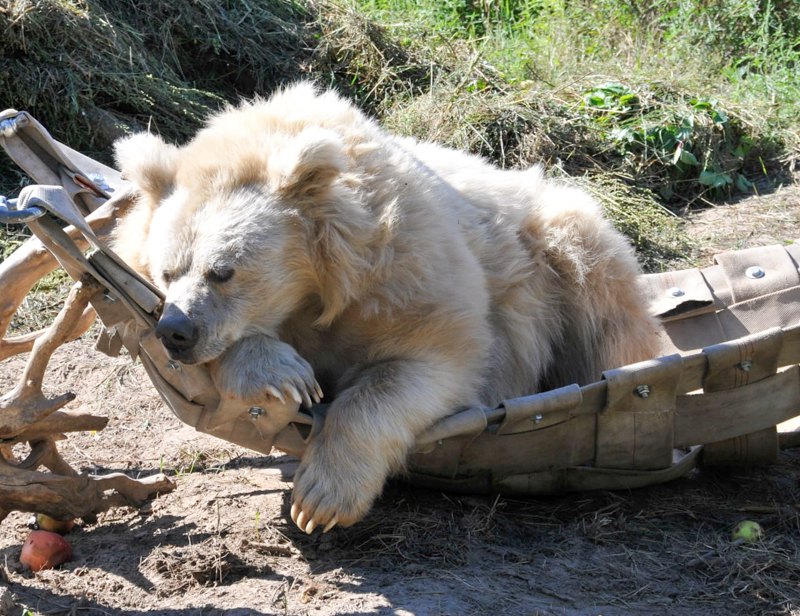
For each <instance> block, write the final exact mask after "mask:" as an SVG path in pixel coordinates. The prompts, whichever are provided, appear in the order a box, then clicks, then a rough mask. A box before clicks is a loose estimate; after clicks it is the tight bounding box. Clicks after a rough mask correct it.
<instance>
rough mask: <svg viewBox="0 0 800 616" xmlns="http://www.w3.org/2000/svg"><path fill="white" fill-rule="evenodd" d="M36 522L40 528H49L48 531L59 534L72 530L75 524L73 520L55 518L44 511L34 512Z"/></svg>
mask: <svg viewBox="0 0 800 616" xmlns="http://www.w3.org/2000/svg"><path fill="white" fill-rule="evenodd" d="M36 523H37V524H38V525H39V528H41V529H42V530H49V531H50V532H53V533H59V534H61V535H63V534H65V533H68V532H69V531H70V530H72V527H73V526H75V521H74V520H56V519H55V518H51V517H50V516H49V515H47V514H44V513H37V514H36Z"/></svg>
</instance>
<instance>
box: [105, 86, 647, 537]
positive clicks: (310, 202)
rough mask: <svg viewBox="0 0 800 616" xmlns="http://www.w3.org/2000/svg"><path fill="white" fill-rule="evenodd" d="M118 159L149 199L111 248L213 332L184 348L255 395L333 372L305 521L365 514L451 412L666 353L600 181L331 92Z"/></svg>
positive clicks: (311, 459) (290, 99)
mask: <svg viewBox="0 0 800 616" xmlns="http://www.w3.org/2000/svg"><path fill="white" fill-rule="evenodd" d="M117 156H118V161H119V164H120V165H121V168H122V170H123V172H124V173H125V175H126V176H128V177H129V178H130V179H131V180H133V181H134V182H135V183H137V184H138V185H139V187H140V188H141V194H142V196H141V199H140V201H139V203H138V205H137V207H136V209H135V211H134V212H133V213H132V214H131V215H130V217H129V218H127V219H126V220H125V221H123V223H122V225H121V227H120V229H119V231H118V234H117V238H118V239H117V242H116V249H117V250H118V251H119V253H120V254H121V255H122V256H123V257H125V258H126V259H127V260H129V262H130V263H132V264H133V265H135V266H136V267H137V268H139V269H140V271H142V272H144V273H145V274H147V275H148V276H150V277H151V278H152V280H153V281H154V282H156V284H158V285H160V286H161V287H163V288H164V289H165V290H166V294H167V305H168V306H171V307H172V308H171V309H173V310H176V311H179V312H180V313H181V314H185V315H188V317H189V318H190V319H191V320H192V322H193V323H195V324H196V325H197V328H198V332H199V334H198V340H197V344H196V345H195V346H194V347H193V348H192V349H191V351H190V352H189V353H188V354H185V355H183V356H181V359H182V360H183V361H187V362H207V361H209V362H212V366H213V370H214V376H215V380H216V383H217V385H218V387H219V388H220V389H221V390H222V391H224V392H226V393H228V394H233V395H236V396H239V397H242V398H245V399H246V398H248V397H255V396H258V395H261V394H263V392H264V391H270V392H273V393H275V394H276V395H292V396H295V397H297V396H299V397H300V398H302V399H304V400H305V401H309V400H311V399H314V398H315V397H316V387H317V386H316V381H315V379H316V380H317V381H319V383H320V384H321V385H322V387H323V389H324V391H325V396H326V400H329V401H331V402H332V405H331V407H330V409H329V412H328V415H327V418H326V421H325V424H324V428H323V430H322V431H321V432H320V433H319V435H318V436H317V437H316V438H315V439H314V441H313V442H312V443H311V444H310V445H309V447H308V450H307V453H306V455H305V456H304V459H303V461H302V464H301V467H300V471H299V472H298V475H297V477H296V479H295V488H294V505H293V508H292V516H293V518H294V519H295V521H296V522H297V523H298V524H299V525H300V526H301V528H304V529H306V530H309V532H310V530H311V529H313V528H314V527H315V526H316V525H320V526H330V525H332V524H335V523H338V524H340V525H349V524H352V523H354V522H356V521H357V520H359V519H361V518H362V517H363V516H364V515H365V514H366V512H367V511H368V509H369V507H370V505H371V504H372V502H373V501H374V499H375V498H376V496H377V495H378V494H379V493H380V492H381V489H382V486H383V484H384V481H385V479H386V478H387V476H389V475H390V474H391V473H394V472H397V471H400V470H401V469H402V467H403V463H404V460H405V458H406V456H407V454H408V452H409V448H410V447H411V446H412V444H413V443H414V440H415V437H416V436H417V435H418V434H419V433H420V432H421V431H422V430H424V429H425V428H426V427H428V426H429V425H431V424H432V423H433V422H434V421H436V420H437V419H439V418H441V417H442V416H444V415H447V414H449V413H450V412H452V411H453V410H455V409H457V408H459V407H464V406H468V405H473V404H484V405H489V406H494V405H496V404H498V403H499V402H501V401H502V400H503V399H506V398H510V397H514V396H519V395H523V394H529V393H534V392H536V391H537V390H540V389H542V388H550V387H555V386H559V385H563V384H567V383H571V382H575V381H577V382H580V383H586V382H589V381H591V380H594V379H597V378H598V377H599V376H600V374H601V371H602V370H603V369H604V368H610V367H615V366H619V365H623V364H626V363H630V362H634V361H638V360H642V359H645V358H648V357H652V356H654V355H656V354H657V352H658V348H657V344H658V343H657V335H656V333H657V330H658V325H657V323H656V322H655V321H653V320H652V319H651V318H650V317H648V315H647V313H646V312H645V308H644V306H643V302H642V301H641V298H640V297H639V292H638V289H637V284H636V276H637V274H638V273H639V270H638V267H637V264H636V260H635V258H634V254H633V252H632V250H631V248H630V246H629V245H628V243H627V241H626V240H625V239H624V238H623V237H622V236H621V235H620V234H619V233H617V232H616V231H614V230H613V229H612V227H611V226H610V225H609V223H608V222H606V221H605V220H604V219H603V218H602V216H601V213H600V211H599V208H598V206H597V205H596V204H595V203H594V202H593V201H592V200H591V199H590V198H589V197H588V196H587V195H586V194H585V193H583V192H581V191H579V190H576V189H574V188H568V187H565V186H562V185H560V184H557V183H555V182H552V181H548V180H545V179H544V178H543V177H542V174H541V171H540V170H539V169H538V168H534V169H530V170H527V171H501V170H498V169H496V168H495V167H492V166H491V165H489V164H487V163H486V162H484V161H483V160H481V159H478V158H476V157H473V156H470V155H467V154H464V153H460V152H456V151H453V150H450V149H447V148H443V147H439V146H436V145H433V144H426V143H418V142H416V141H413V140H410V139H401V138H398V137H395V136H392V135H390V134H388V133H386V132H384V131H383V130H381V129H380V128H379V127H378V125H377V124H376V123H374V122H373V121H371V120H369V119H367V118H365V117H364V116H363V115H362V114H361V113H360V112H359V111H357V110H356V109H355V108H354V107H353V106H352V105H351V104H349V103H348V102H346V101H344V100H343V99H341V98H339V97H338V96H337V95H335V94H333V93H331V92H327V93H322V94H320V93H318V92H317V91H315V90H314V88H313V87H312V86H310V85H308V84H299V85H296V86H293V87H290V88H288V89H286V90H284V91H282V92H280V93H278V94H276V95H275V96H273V97H272V98H271V99H269V100H266V101H264V100H257V101H255V102H252V103H246V104H242V105H241V106H239V107H237V108H230V109H227V110H225V111H223V112H222V113H220V114H218V115H217V116H215V117H213V118H212V119H211V120H210V122H209V123H208V126H207V127H206V128H205V129H204V130H202V131H201V132H200V133H199V134H198V135H197V136H196V137H195V138H194V139H193V140H192V141H191V142H190V143H188V144H187V145H185V146H183V147H181V148H175V147H174V146H169V145H166V144H165V143H163V142H162V141H161V140H160V139H158V138H156V137H153V136H150V135H135V136H133V137H130V138H128V139H126V140H123V141H122V142H120V143H119V144H118V145H117ZM231 271H232V272H233V275H232V277H231V278H230V280H227V281H220V280H219V278H220V272H231Z"/></svg>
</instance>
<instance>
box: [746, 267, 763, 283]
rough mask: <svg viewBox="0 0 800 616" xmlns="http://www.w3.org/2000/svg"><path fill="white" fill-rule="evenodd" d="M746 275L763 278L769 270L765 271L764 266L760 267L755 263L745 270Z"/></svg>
mask: <svg viewBox="0 0 800 616" xmlns="http://www.w3.org/2000/svg"><path fill="white" fill-rule="evenodd" d="M744 275H745V276H747V277H748V278H752V279H754V280H756V279H758V278H763V277H764V276H766V275H767V272H765V271H764V270H763V268H761V267H759V266H758V265H753V266H751V267H748V268H747V269H746V270H745V271H744Z"/></svg>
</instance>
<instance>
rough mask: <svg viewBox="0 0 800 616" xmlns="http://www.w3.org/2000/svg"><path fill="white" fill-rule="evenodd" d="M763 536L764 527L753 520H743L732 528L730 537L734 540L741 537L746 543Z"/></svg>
mask: <svg viewBox="0 0 800 616" xmlns="http://www.w3.org/2000/svg"><path fill="white" fill-rule="evenodd" d="M763 537H764V529H763V528H761V524H759V523H758V522H753V520H743V521H741V522H739V523H738V524H737V525H736V528H734V529H733V535H732V538H733V540H734V541H736V540H737V539H741V540H742V541H744V542H746V543H753V542H754V541H758V540H759V539H762V538H763Z"/></svg>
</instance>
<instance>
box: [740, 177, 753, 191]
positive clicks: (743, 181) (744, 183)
mask: <svg viewBox="0 0 800 616" xmlns="http://www.w3.org/2000/svg"><path fill="white" fill-rule="evenodd" d="M736 189H737V190H738V191H739V192H743V193H749V192H750V191H752V190H753V183H752V182H751V181H750V180H748V179H747V178H746V177H744V176H743V175H742V174H741V173H737V174H736Z"/></svg>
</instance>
